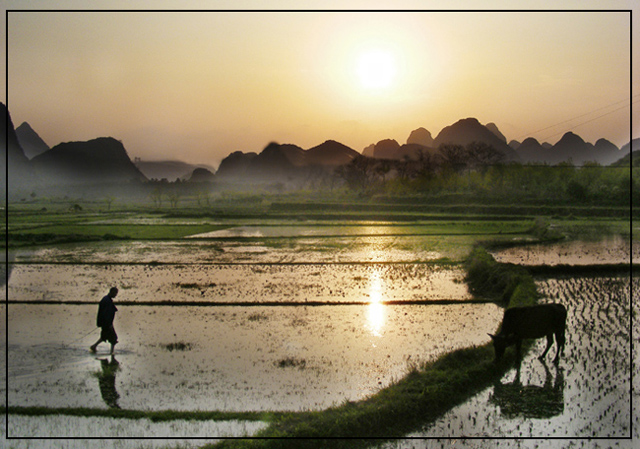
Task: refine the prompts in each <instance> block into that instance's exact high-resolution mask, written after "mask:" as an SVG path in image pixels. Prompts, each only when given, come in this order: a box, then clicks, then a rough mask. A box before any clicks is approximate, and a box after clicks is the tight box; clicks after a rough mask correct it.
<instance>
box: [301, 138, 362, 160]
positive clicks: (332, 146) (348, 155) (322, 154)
mask: <svg viewBox="0 0 640 449" xmlns="http://www.w3.org/2000/svg"><path fill="white" fill-rule="evenodd" d="M359 155H360V153H358V152H357V151H356V150H354V149H352V148H349V147H348V146H346V145H343V144H341V143H340V142H336V141H335V140H327V141H326V142H324V143H321V144H320V145H318V146H315V147H313V148H309V149H308V150H307V151H306V152H305V157H306V165H317V166H324V167H337V166H339V165H344V164H348V163H349V162H351V161H352V160H353V159H354V158H356V157H358V156H359Z"/></svg>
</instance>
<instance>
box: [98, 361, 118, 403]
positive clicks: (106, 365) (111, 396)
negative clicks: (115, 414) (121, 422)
mask: <svg viewBox="0 0 640 449" xmlns="http://www.w3.org/2000/svg"><path fill="white" fill-rule="evenodd" d="M99 360H100V366H101V368H102V371H101V372H99V373H97V377H98V383H99V385H100V394H101V395H102V399H103V400H104V402H105V403H106V404H107V405H108V406H109V407H110V408H120V406H119V405H118V399H120V395H119V394H118V392H117V391H116V372H118V370H119V369H120V363H119V362H118V361H117V360H116V358H115V357H114V356H111V360H109V359H99Z"/></svg>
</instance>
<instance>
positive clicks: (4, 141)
mask: <svg viewBox="0 0 640 449" xmlns="http://www.w3.org/2000/svg"><path fill="white" fill-rule="evenodd" d="M0 121H2V124H1V125H0V129H1V130H2V133H1V135H0V151H1V154H0V173H1V175H0V183H1V185H0V191H1V193H2V195H3V196H4V195H6V194H7V192H6V191H5V188H6V186H7V178H6V174H7V173H8V174H9V178H8V186H9V192H11V191H12V190H21V189H28V188H30V187H31V185H32V184H33V182H34V174H33V170H32V168H31V166H30V164H29V159H28V158H27V156H25V154H24V150H23V149H22V147H21V146H20V142H19V141H18V136H17V135H16V130H15V128H14V126H13V121H12V120H11V114H9V110H8V109H7V107H6V105H5V104H4V103H0Z"/></svg>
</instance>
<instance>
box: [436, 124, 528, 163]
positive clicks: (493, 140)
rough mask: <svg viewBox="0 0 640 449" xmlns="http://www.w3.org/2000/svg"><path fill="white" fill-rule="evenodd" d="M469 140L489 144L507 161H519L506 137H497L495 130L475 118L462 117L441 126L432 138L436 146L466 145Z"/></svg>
mask: <svg viewBox="0 0 640 449" xmlns="http://www.w3.org/2000/svg"><path fill="white" fill-rule="evenodd" d="M494 127H495V125H494ZM495 130H497V127H495ZM503 137H504V136H503ZM471 142H483V143H486V144H488V145H491V146H492V147H494V148H495V149H496V150H498V151H500V152H501V153H503V154H504V155H505V158H506V160H507V161H516V162H518V161H520V156H519V155H518V153H517V152H516V151H515V150H514V149H513V148H511V147H510V146H509V145H507V142H506V139H505V140H503V139H502V138H500V137H498V136H497V135H496V134H495V131H491V130H489V129H488V128H487V127H486V126H484V125H482V124H481V123H480V122H479V121H478V119H475V118H466V119H462V120H459V121H457V122H456V123H454V124H453V125H450V126H447V127H445V128H443V129H442V131H440V133H439V134H438V136H437V137H436V138H435V139H434V144H435V146H436V147H439V146H440V145H442V144H456V145H462V146H467V145H468V144H470V143H471Z"/></svg>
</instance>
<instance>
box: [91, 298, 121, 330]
mask: <svg viewBox="0 0 640 449" xmlns="http://www.w3.org/2000/svg"><path fill="white" fill-rule="evenodd" d="M117 311H118V309H117V308H116V305H115V304H114V303H113V298H111V296H109V295H107V296H105V297H104V298H102V299H101V300H100V304H99V305H98V318H97V320H96V324H97V326H98V327H111V326H113V319H114V318H115V317H116V312H117Z"/></svg>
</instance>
